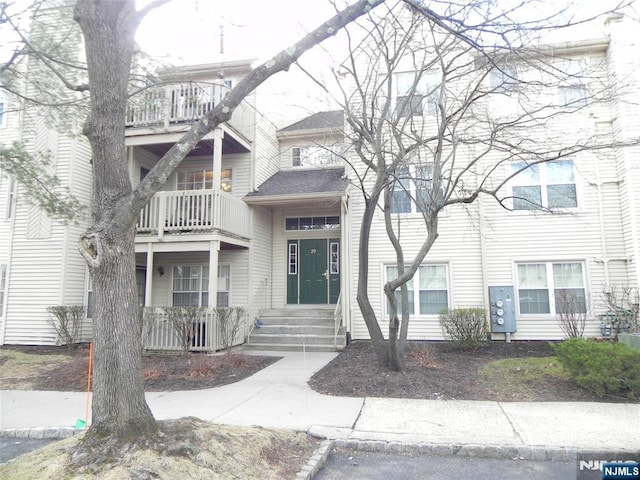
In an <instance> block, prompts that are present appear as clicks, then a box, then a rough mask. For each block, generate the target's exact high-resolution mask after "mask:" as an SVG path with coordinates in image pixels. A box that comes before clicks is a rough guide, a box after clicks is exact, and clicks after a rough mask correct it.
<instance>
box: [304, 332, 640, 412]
mask: <svg viewBox="0 0 640 480" xmlns="http://www.w3.org/2000/svg"><path fill="white" fill-rule="evenodd" d="M530 357H536V358H534V359H533V360H526V363H524V364H523V363H522V362H520V361H519V360H518V359H522V360H525V359H528V358H530ZM509 359H514V360H509ZM496 361H497V363H495V364H490V362H496ZM522 365H526V366H522ZM528 365H533V368H531V369H530V368H529V367H528ZM540 365H541V366H542V367H540ZM483 367H484V368H483ZM403 368H404V369H403V371H402V372H397V373H396V372H390V371H389V370H387V369H384V368H381V367H379V366H378V365H377V363H376V357H375V353H374V350H373V347H372V344H371V343H370V342H354V343H351V344H350V345H348V346H347V348H346V349H345V350H344V351H343V352H342V353H341V354H340V355H339V356H338V357H337V358H336V359H334V360H333V361H332V362H331V363H330V364H329V365H327V366H326V367H325V368H324V369H322V370H320V371H319V372H318V373H316V374H315V375H314V376H313V378H312V379H311V381H310V382H309V384H310V385H311V387H312V388H313V389H314V390H316V391H318V392H320V393H325V394H329V395H342V396H358V397H360V396H367V397H395V398H417V399H445V400H495V401H539V402H551V401H581V402H631V401H632V400H629V399H627V398H624V397H615V396H611V395H610V396H605V397H598V396H596V395H594V394H591V393H590V392H588V391H586V390H583V389H582V388H580V387H578V386H576V385H575V384H574V383H573V382H572V381H571V380H570V379H569V378H568V376H567V375H566V373H564V371H563V370H562V368H561V366H560V365H559V364H558V363H557V360H556V359H555V357H553V351H552V349H551V347H550V346H549V344H548V343H547V342H512V343H505V342H487V343H486V345H484V346H483V347H481V348H480V349H478V350H475V351H468V352H465V351H460V350H458V349H455V348H453V347H452V346H451V345H450V344H448V343H446V342H412V343H410V344H409V345H408V349H407V354H406V356H405V361H404V366H403ZM633 402H638V399H636V400H633Z"/></svg>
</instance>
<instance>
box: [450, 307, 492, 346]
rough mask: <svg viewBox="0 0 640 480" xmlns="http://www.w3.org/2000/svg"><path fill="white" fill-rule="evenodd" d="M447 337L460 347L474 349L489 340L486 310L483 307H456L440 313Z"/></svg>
mask: <svg viewBox="0 0 640 480" xmlns="http://www.w3.org/2000/svg"><path fill="white" fill-rule="evenodd" d="M440 326H441V327H442V333H444V335H445V337H448V338H449V340H450V341H451V342H452V343H453V344H454V345H456V346H457V347H459V348H462V349H465V350H473V349H475V348H478V347H479V346H480V344H481V343H482V342H485V341H486V340H487V337H488V335H489V329H488V327H487V320H486V311H485V310H484V309H483V308H454V309H453V310H447V311H444V312H442V313H441V314H440Z"/></svg>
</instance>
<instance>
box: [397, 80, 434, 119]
mask: <svg viewBox="0 0 640 480" xmlns="http://www.w3.org/2000/svg"><path fill="white" fill-rule="evenodd" d="M416 74H417V72H415V71H406V72H397V73H395V74H394V76H393V82H394V85H393V95H394V97H393V105H394V109H393V111H394V112H395V115H396V116H399V117H409V116H411V117H424V116H428V115H435V114H436V113H437V112H438V95H439V87H440V81H441V79H440V71H439V70H437V69H432V70H428V71H426V72H423V73H422V76H421V78H420V79H418V81H417V83H416V81H415V80H416ZM414 83H415V85H414ZM401 99H408V100H409V104H408V108H409V109H410V113H411V115H408V114H407V110H406V109H407V100H401ZM414 100H416V101H414ZM418 106H419V108H418Z"/></svg>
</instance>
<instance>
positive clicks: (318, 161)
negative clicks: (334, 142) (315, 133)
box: [291, 145, 340, 167]
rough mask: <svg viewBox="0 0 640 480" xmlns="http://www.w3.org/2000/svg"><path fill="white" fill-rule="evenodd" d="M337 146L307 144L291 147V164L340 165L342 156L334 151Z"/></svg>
mask: <svg viewBox="0 0 640 480" xmlns="http://www.w3.org/2000/svg"><path fill="white" fill-rule="evenodd" d="M334 148H335V147H330V148H328V147H323V146H319V145H306V146H301V147H292V148H291V165H292V166H293V167H326V166H331V165H338V164H339V163H340V156H339V155H338V154H337V153H336V152H335V151H334Z"/></svg>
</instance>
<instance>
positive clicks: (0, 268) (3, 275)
mask: <svg viewBox="0 0 640 480" xmlns="http://www.w3.org/2000/svg"><path fill="white" fill-rule="evenodd" d="M5 298H7V266H6V265H4V264H0V318H2V317H3V316H4V306H5Z"/></svg>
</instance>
